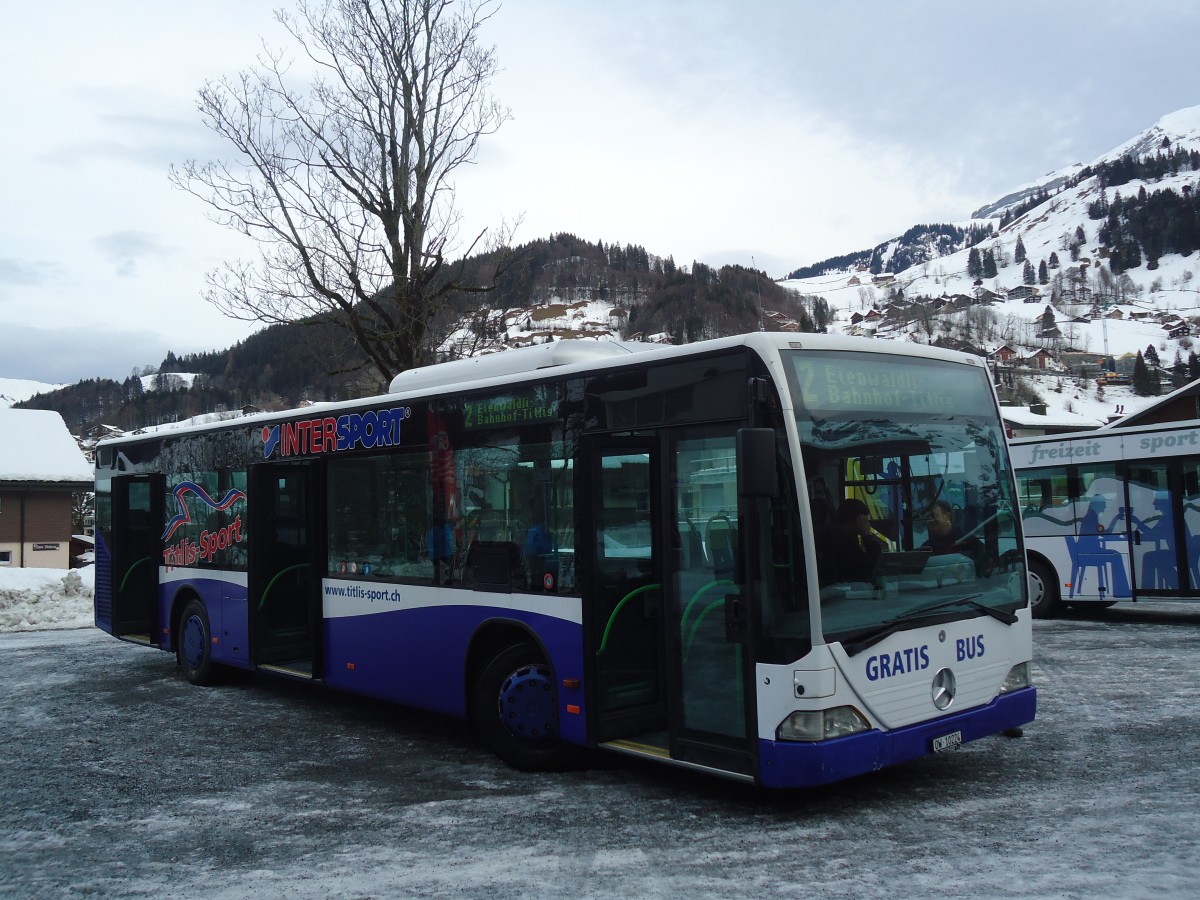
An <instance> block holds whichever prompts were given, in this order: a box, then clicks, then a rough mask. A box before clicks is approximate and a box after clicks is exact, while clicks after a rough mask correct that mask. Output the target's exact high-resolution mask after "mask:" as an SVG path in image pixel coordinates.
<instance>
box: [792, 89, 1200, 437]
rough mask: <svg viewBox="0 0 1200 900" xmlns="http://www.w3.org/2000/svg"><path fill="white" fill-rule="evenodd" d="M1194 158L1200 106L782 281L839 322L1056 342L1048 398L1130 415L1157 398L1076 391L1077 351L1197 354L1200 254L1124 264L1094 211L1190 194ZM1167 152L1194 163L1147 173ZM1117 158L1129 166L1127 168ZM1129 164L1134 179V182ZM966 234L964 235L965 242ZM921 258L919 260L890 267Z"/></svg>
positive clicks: (970, 338)
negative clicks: (951, 214) (1068, 372)
mask: <svg viewBox="0 0 1200 900" xmlns="http://www.w3.org/2000/svg"><path fill="white" fill-rule="evenodd" d="M1198 153H1200V106H1196V107H1191V108H1189V109H1184V110H1180V111H1178V112H1175V113H1171V114H1170V115H1167V116H1164V117H1163V118H1162V119H1160V120H1159V121H1158V122H1157V123H1155V124H1154V125H1152V126H1151V127H1150V128H1148V129H1146V130H1145V131H1144V132H1142V133H1141V134H1139V135H1137V136H1136V137H1134V138H1132V139H1130V140H1129V141H1127V142H1125V143H1124V144H1122V145H1121V146H1119V147H1116V148H1115V149H1113V150H1112V151H1110V152H1108V153H1106V154H1104V155H1103V156H1101V157H1099V158H1098V159H1096V160H1094V161H1093V162H1092V163H1090V164H1088V165H1082V164H1081V165H1074V166H1070V167H1068V168H1066V169H1063V170H1061V171H1058V172H1053V173H1050V174H1048V175H1046V176H1045V177H1044V178H1041V179H1037V180H1035V181H1032V182H1030V183H1029V184H1027V185H1024V186H1022V187H1019V188H1017V189H1015V190H1013V191H1010V192H1008V193H1007V194H1006V195H1005V196H1004V197H1002V198H1000V199H999V200H997V201H995V202H993V203H990V204H987V205H985V206H984V207H982V208H981V209H980V210H977V211H976V212H975V213H974V214H973V216H972V218H970V219H968V220H965V221H962V222H958V223H953V224H952V226H919V227H915V228H914V229H910V231H909V232H907V233H906V234H905V235H902V236H901V237H898V238H896V239H894V240H893V241H889V242H885V243H884V244H881V245H879V247H876V248H873V249H872V250H868V251H859V252H857V253H849V254H846V255H843V256H839V257H835V258H834V259H831V260H829V261H827V262H826V263H818V264H816V265H813V266H809V267H806V269H805V270H798V271H809V272H814V273H815V274H810V275H808V276H807V277H802V278H791V279H786V280H784V281H783V282H781V283H782V284H784V285H786V286H788V287H791V288H793V289H794V290H797V291H799V292H801V293H802V294H805V295H816V296H820V297H823V298H825V300H826V301H827V302H828V303H829V304H830V307H831V308H832V310H833V312H834V321H833V323H832V325H831V326H830V330H836V331H843V332H847V333H858V334H873V335H875V336H877V337H889V338H895V339H903V340H916V341H921V342H933V341H935V340H941V341H946V340H953V341H955V342H961V343H963V344H966V345H970V346H974V347H976V348H979V349H982V350H991V349H993V348H995V347H996V346H998V345H1000V344H1008V345H1009V346H1010V347H1012V348H1014V349H1015V350H1016V351H1017V352H1018V353H1019V354H1023V355H1024V354H1030V353H1033V352H1034V351H1037V350H1039V349H1040V350H1045V351H1048V352H1049V353H1050V354H1052V356H1053V357H1054V359H1055V364H1054V365H1055V369H1056V371H1054V372H1053V373H1051V374H1049V375H1046V374H1039V375H1036V376H1035V375H1034V374H1033V373H1031V375H1030V378H1029V382H1030V385H1031V386H1032V388H1033V389H1034V390H1035V391H1036V392H1037V393H1038V394H1040V395H1041V396H1042V398H1043V399H1044V400H1046V402H1047V404H1048V405H1049V406H1051V407H1052V408H1053V407H1055V406H1056V405H1057V406H1058V408H1059V409H1063V408H1066V410H1067V411H1069V412H1070V411H1073V412H1078V411H1083V413H1084V414H1085V415H1095V416H1097V417H1098V418H1100V419H1106V418H1108V417H1110V416H1112V415H1118V414H1120V412H1125V413H1128V412H1133V411H1134V410H1135V409H1138V408H1141V407H1144V406H1145V405H1147V403H1149V402H1152V398H1138V397H1135V396H1133V394H1132V392H1130V391H1127V390H1117V389H1115V388H1113V387H1112V386H1109V387H1108V388H1107V389H1106V390H1104V391H1101V392H1100V394H1101V396H1100V398H1099V399H1097V398H1096V396H1095V394H1096V391H1095V388H1094V385H1090V384H1079V385H1075V386H1073V385H1072V380H1071V379H1070V378H1065V377H1064V372H1065V367H1066V365H1067V364H1068V362H1069V360H1070V356H1071V354H1072V352H1075V353H1089V354H1097V355H1101V354H1102V355H1105V356H1110V357H1114V358H1120V357H1122V356H1126V357H1128V356H1133V355H1136V354H1137V353H1138V352H1139V351H1140V352H1142V353H1143V354H1145V353H1146V352H1147V348H1151V347H1152V348H1154V350H1155V354H1154V355H1157V357H1158V359H1159V360H1160V362H1161V365H1162V366H1164V367H1170V366H1171V365H1172V364H1173V363H1175V362H1176V361H1178V360H1183V361H1187V360H1188V358H1189V355H1190V354H1191V353H1192V351H1193V340H1194V339H1193V335H1195V334H1198V333H1200V277H1197V276H1200V254H1197V253H1194V252H1192V253H1189V254H1188V255H1187V256H1184V255H1181V254H1179V253H1163V254H1162V255H1161V256H1159V257H1158V258H1156V259H1155V260H1154V261H1153V264H1151V260H1150V256H1151V252H1150V248H1148V247H1145V248H1139V251H1140V253H1139V260H1138V264H1137V265H1120V264H1118V262H1117V260H1116V258H1115V256H1114V255H1113V254H1114V250H1113V247H1112V246H1111V241H1109V242H1107V245H1106V242H1105V241H1104V240H1103V237H1104V235H1102V229H1103V228H1104V227H1105V226H1106V225H1109V226H1110V227H1111V225H1110V222H1111V220H1110V218H1109V217H1107V216H1103V215H1102V216H1100V217H1098V218H1093V217H1092V214H1093V213H1094V212H1096V210H1097V206H1096V204H1098V203H1099V204H1101V205H1102V206H1103V207H1104V208H1108V207H1109V206H1110V205H1112V204H1114V203H1116V202H1118V201H1117V198H1118V195H1120V197H1121V198H1125V199H1126V200H1131V199H1133V198H1141V197H1144V196H1146V195H1153V194H1154V192H1156V191H1166V192H1171V193H1173V194H1175V195H1176V197H1177V198H1184V200H1185V201H1191V200H1194V199H1195V198H1196V197H1198V196H1200V168H1196V167H1195V166H1194V164H1195V155H1196V154H1198ZM1168 154H1169V155H1175V156H1177V157H1178V158H1179V159H1183V160H1185V162H1184V164H1183V165H1180V166H1178V167H1171V166H1165V167H1162V166H1160V167H1158V169H1159V171H1155V172H1152V173H1149V174H1147V173H1144V172H1141V171H1140V170H1139V169H1138V167H1137V166H1136V165H1134V164H1135V163H1139V162H1145V161H1148V160H1155V159H1156V158H1157V159H1162V158H1163V157H1164V156H1165V155H1168ZM1188 154H1191V155H1192V158H1191V159H1190V160H1188ZM1114 167H1123V168H1120V169H1119V171H1120V172H1121V174H1120V175H1118V174H1116V172H1117V171H1118V169H1117V168H1114ZM1145 168H1147V166H1142V167H1141V169H1145ZM1131 171H1138V172H1139V174H1138V177H1126V176H1127V175H1128V173H1129V172H1131ZM1118 181H1119V183H1115V182H1118ZM983 234H987V236H986V237H982V238H981V239H980V235H983ZM956 236H957V237H960V238H964V239H963V240H960V241H958V242H957V243H958V245H957V246H955V245H954V244H955V243H956V241H955V240H954V238H955V237H956ZM967 236H970V237H967ZM947 245H950V246H948V247H947ZM972 253H976V254H985V253H990V255H991V257H992V258H993V259H994V261H995V271H994V273H988V274H986V275H982V276H981V275H980V274H968V269H969V268H970V262H971V255H972ZM1022 254H1023V255H1024V259H1025V260H1027V261H1028V263H1029V266H1028V267H1027V266H1026V263H1025V262H1024V261H1020V260H1019V257H1020V256H1021V255H1022ZM1052 254H1053V255H1052ZM873 258H874V259H873ZM914 258H915V259H917V260H920V261H919V262H917V263H915V264H912V265H906V266H904V265H895V264H892V265H890V266H889V265H888V262H889V261H890V260H907V259H914ZM1126 262H1128V261H1126ZM1030 268H1032V270H1033V272H1034V273H1036V275H1035V277H1034V278H1032V279H1031V278H1030V272H1029V270H1030ZM872 270H874V274H872ZM1043 273H1044V274H1043ZM1031 281H1032V283H1030V282H1031ZM1047 310H1049V312H1047ZM1126 365H1128V361H1127V362H1126ZM1047 384H1049V385H1051V387H1049V388H1047Z"/></svg>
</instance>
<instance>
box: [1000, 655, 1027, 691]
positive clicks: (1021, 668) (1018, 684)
mask: <svg viewBox="0 0 1200 900" xmlns="http://www.w3.org/2000/svg"><path fill="white" fill-rule="evenodd" d="M1027 687H1029V663H1027V662H1023V663H1017V664H1016V665H1015V666H1013V667H1012V668H1011V669H1009V670H1008V677H1007V678H1005V679H1004V684H1002V685H1000V693H1002V694H1007V693H1008V692H1009V691H1017V690H1020V689H1021V688H1027Z"/></svg>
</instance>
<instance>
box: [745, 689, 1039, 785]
mask: <svg viewBox="0 0 1200 900" xmlns="http://www.w3.org/2000/svg"><path fill="white" fill-rule="evenodd" d="M1036 711H1037V689H1036V688H1032V687H1028V688H1022V689H1021V690H1019V691H1013V692H1012V693H1011V694H1003V695H1001V696H1000V697H997V698H996V699H995V700H993V701H992V702H991V703H989V704H988V705H987V706H981V707H977V708H975V709H971V710H967V711H965V712H961V713H958V714H956V715H949V716H943V717H942V718H939V719H934V720H932V721H930V722H921V723H919V724H916V725H909V726H907V727H905V728H897V729H896V730H895V731H868V732H864V733H863V734H855V735H850V736H849V737H844V738H835V739H834V740H831V741H819V742H816V743H803V742H792V741H759V742H758V754H759V783H760V784H762V785H763V786H764V787H777V788H801V787H816V786H817V785H822V784H829V783H830V782H833V781H840V780H842V779H844V778H852V777H853V776H855V775H862V774H865V773H867V772H874V771H876V770H877V769H882V768H885V767H887V766H893V765H895V764H897V763H902V762H906V761H907V760H910V759H917V758H918V757H921V756H928V755H929V754H930V753H931V752H932V749H933V740H934V738H937V737H941V736H943V735H947V734H950V733H952V732H955V731H961V732H962V739H963V743H966V742H968V741H974V740H977V739H979V738H982V737H987V736H989V735H993V734H999V733H1000V732H1002V731H1004V730H1005V729H1007V728H1016V727H1017V726H1019V725H1024V724H1026V723H1027V722H1032V721H1033V717H1034V713H1035V712H1036Z"/></svg>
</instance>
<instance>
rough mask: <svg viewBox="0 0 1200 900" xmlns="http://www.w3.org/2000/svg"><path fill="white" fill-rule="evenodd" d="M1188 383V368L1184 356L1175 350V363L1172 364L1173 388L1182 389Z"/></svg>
mask: <svg viewBox="0 0 1200 900" xmlns="http://www.w3.org/2000/svg"><path fill="white" fill-rule="evenodd" d="M1187 383H1188V367H1187V363H1185V362H1184V361H1183V354H1182V353H1180V352H1179V348H1178V347H1176V348H1175V361H1174V362H1172V363H1171V386H1172V387H1177V388H1181V387H1183V386H1184V385H1185V384H1187Z"/></svg>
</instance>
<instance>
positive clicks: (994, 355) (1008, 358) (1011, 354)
mask: <svg viewBox="0 0 1200 900" xmlns="http://www.w3.org/2000/svg"><path fill="white" fill-rule="evenodd" d="M1017 355H1018V354H1017V351H1016V350H1014V349H1013V348H1012V347H1010V346H1009V345H1008V344H1001V345H1000V346H999V347H994V348H993V349H992V350H991V351H990V352H989V353H988V358H989V359H993V360H995V361H996V362H999V363H1004V364H1006V365H1007V364H1008V363H1011V362H1012V361H1013V360H1014V359H1016V358H1017Z"/></svg>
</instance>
